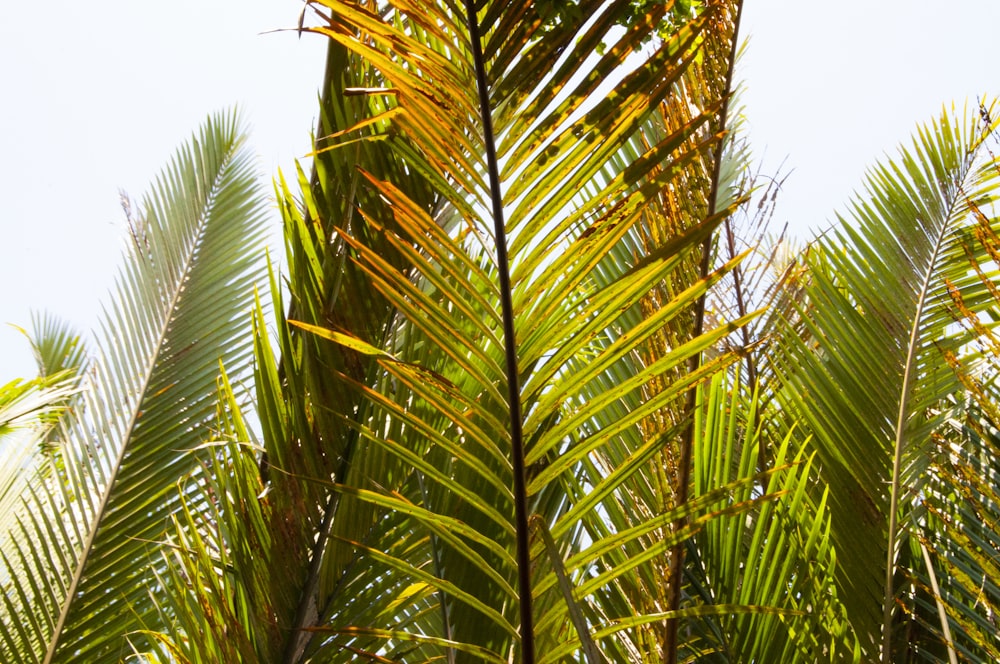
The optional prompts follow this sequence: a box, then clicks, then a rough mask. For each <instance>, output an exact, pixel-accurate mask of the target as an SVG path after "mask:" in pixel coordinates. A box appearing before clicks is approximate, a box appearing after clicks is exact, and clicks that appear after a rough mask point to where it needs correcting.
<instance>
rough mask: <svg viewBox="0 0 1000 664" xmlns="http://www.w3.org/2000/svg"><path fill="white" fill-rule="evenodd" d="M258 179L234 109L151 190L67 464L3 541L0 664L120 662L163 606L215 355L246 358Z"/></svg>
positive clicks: (209, 399) (62, 453)
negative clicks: (169, 549) (170, 544)
mask: <svg viewBox="0 0 1000 664" xmlns="http://www.w3.org/2000/svg"><path fill="white" fill-rule="evenodd" d="M255 178H256V174H255V173H254V170H253V161H252V157H251V155H250V153H249V152H248V151H247V149H246V148H245V147H244V138H243V136H242V133H241V131H240V128H239V122H238V120H237V118H236V116H235V115H233V114H220V115H218V116H214V117H211V118H209V120H208V121H207V122H206V124H205V125H204V126H203V128H202V129H201V131H200V132H198V133H197V134H196V135H195V137H194V138H193V139H192V141H191V142H190V143H189V144H188V145H186V146H185V147H183V148H181V149H180V150H179V151H178V153H177V155H176V156H175V158H174V160H173V161H172V163H171V164H170V166H169V167H168V168H167V169H165V170H164V171H163V174H162V175H161V176H160V178H159V179H158V181H157V183H156V185H155V186H154V189H153V192H152V193H151V194H150V195H149V196H148V197H147V198H146V199H145V202H144V210H145V216H144V219H143V224H142V228H141V229H139V232H138V234H137V235H136V236H135V242H134V244H133V246H132V248H131V251H130V253H129V256H128V257H127V260H126V263H125V265H124V267H123V268H122V271H121V273H120V275H119V277H118V280H117V287H116V291H115V294H114V297H113V299H112V300H111V302H110V304H109V306H108V308H107V309H106V311H105V315H104V318H103V321H102V324H101V326H102V337H103V338H102V341H101V344H100V348H101V351H100V359H99V360H98V361H96V362H95V370H94V373H93V375H92V376H88V383H87V384H86V387H85V390H86V392H85V396H84V398H83V399H81V401H80V402H79V403H78V404H77V405H76V406H75V412H74V417H73V418H72V419H71V420H70V421H69V422H68V423H67V426H66V431H65V439H66V443H65V444H64V445H63V446H62V447H61V448H60V450H59V451H58V464H57V468H56V471H55V472H54V473H53V474H52V476H51V477H50V478H49V479H40V480H39V481H31V482H29V483H28V484H29V489H28V490H27V491H25V493H24V495H23V497H22V502H21V505H20V506H19V507H18V516H17V522H18V524H19V526H18V527H19V530H20V533H19V534H18V536H16V537H12V538H11V539H9V540H6V541H5V548H4V550H3V560H4V565H5V571H4V572H3V578H4V590H5V592H4V596H5V602H4V605H3V607H2V609H0V610H2V612H3V618H2V620H0V622H2V623H3V624H5V625H10V626H14V625H17V628H16V629H14V628H12V627H8V628H5V629H4V630H2V632H0V634H2V639H0V644H2V646H0V647H2V652H3V659H4V660H5V661H11V662H15V661H17V662H19V661H32V662H33V661H42V660H44V661H46V662H49V661H88V662H100V661H117V660H118V659H119V658H121V657H122V656H123V653H124V652H127V650H128V646H127V644H126V642H125V640H124V639H125V637H126V635H128V634H129V633H130V632H132V631H133V630H136V629H138V628H139V627H141V626H142V625H143V624H144V621H146V620H148V619H150V617H151V616H153V615H155V613H154V611H155V610H154V607H153V604H152V603H151V602H150V601H149V596H148V593H149V592H150V591H151V590H152V589H153V588H155V587H156V583H157V581H156V578H155V576H154V575H153V571H152V570H153V567H151V561H153V560H155V558H156V555H157V554H156V553H155V552H156V551H157V549H158V547H159V545H158V544H157V541H158V540H160V539H161V538H162V535H163V533H164V530H165V528H166V526H167V523H168V521H169V518H170V515H171V513H172V512H173V511H174V510H176V509H178V500H177V494H176V490H175V489H174V486H175V483H176V482H177V481H178V479H179V478H181V477H184V476H185V475H187V474H189V473H192V472H195V470H196V468H197V460H196V455H195V454H192V452H191V450H192V449H193V448H195V447H196V446H197V445H198V444H199V443H201V442H202V441H203V440H204V439H206V438H207V437H209V436H210V433H209V431H208V429H206V428H205V424H206V423H208V422H210V419H208V418H210V417H211V416H212V414H213V412H214V409H215V401H214V392H215V390H214V383H215V377H216V374H217V371H218V362H219V360H220V359H222V360H224V361H225V362H227V364H228V365H229V366H231V367H233V370H234V371H237V372H242V371H244V370H245V369H246V368H247V366H248V365H247V362H248V361H249V359H250V351H251V349H252V346H251V342H250V340H249V339H244V340H240V339H239V338H238V336H237V335H236V334H235V333H236V331H237V330H238V329H239V327H240V325H241V324H242V318H243V317H244V316H245V315H246V313H247V310H248V305H249V302H250V301H249V299H248V297H249V295H250V286H251V284H252V282H253V280H254V279H256V278H257V276H258V275H259V261H258V259H257V248H258V247H259V243H260V240H261V237H262V235H263V230H264V229H263V223H262V222H263V219H264V215H263V206H262V203H263V201H262V198H261V196H260V194H259V193H258V191H257V187H256V184H255ZM189 509H191V510H195V511H197V509H198V506H197V505H191V506H189ZM7 543H11V547H10V548H7V547H6V544H7ZM154 567H155V566H154Z"/></svg>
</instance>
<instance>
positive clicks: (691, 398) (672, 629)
mask: <svg viewBox="0 0 1000 664" xmlns="http://www.w3.org/2000/svg"><path fill="white" fill-rule="evenodd" d="M742 15H743V2H737V3H736V19H735V21H734V24H733V35H732V43H731V44H730V51H729V62H728V65H729V66H728V69H727V71H726V84H725V88H724V89H723V91H722V95H723V101H722V112H721V117H720V122H719V124H720V127H721V128H722V129H723V130H725V128H726V124H727V122H728V115H729V101H730V97H731V94H730V93H731V90H732V87H733V70H734V69H735V61H736V49H737V45H738V41H739V31H740V18H741V17H742ZM724 148H725V140H724V139H720V140H719V143H718V145H717V146H716V149H715V162H714V163H713V164H712V189H711V193H710V194H709V199H708V213H707V215H706V218H708V217H711V216H712V215H714V214H715V213H716V199H717V198H718V195H719V177H720V173H721V169H722V154H723V150H724ZM711 259H712V238H711V236H709V237H708V238H706V240H705V243H704V244H703V245H702V252H701V265H700V266H699V274H700V276H701V278H702V279H704V278H706V277H707V276H708V272H709V269H710V268H711ZM706 297H707V293H706V294H703V295H702V296H701V297H700V298H698V302H697V304H696V305H695V320H694V329H693V330H692V333H691V335H692V338H694V337H698V336H699V335H701V333H702V330H703V329H704V327H705V302H706ZM700 368H701V353H698V354H696V355H695V356H694V357H692V358H691V361H690V363H689V366H688V370H689V372H690V373H692V374H693V373H695V372H697V371H698V370H699V369H700ZM697 399H698V388H697V385H692V386H691V389H690V390H688V393H687V403H686V405H685V412H686V413H687V418H688V423H687V426H686V427H685V430H684V435H683V437H682V439H681V449H680V455H679V456H680V459H679V462H678V466H679V471H680V472H679V474H678V477H677V486H676V490H677V499H676V505H677V506H678V507H679V506H681V505H684V504H685V503H687V500H688V485H689V484H690V483H691V453H692V449H693V448H694V434H695V431H694V413H695V408H696V407H697ZM686 525H687V517H682V518H681V519H679V520H678V521H677V522H675V523H674V531H675V532H676V531H680V530H683V529H684V527H685V526H686ZM668 562H669V565H670V579H669V583H668V584H667V612H676V611H677V610H678V609H679V608H680V603H681V585H682V583H683V580H684V542H679V543H678V544H676V545H674V546H673V547H672V548H671V549H670V553H669V557H668ZM679 628H680V621H679V620H678V619H677V618H670V619H668V620H667V624H666V634H665V639H664V644H663V660H664V661H665V662H668V663H671V664H672V663H673V662H676V661H677V654H678V639H677V636H678V630H679Z"/></svg>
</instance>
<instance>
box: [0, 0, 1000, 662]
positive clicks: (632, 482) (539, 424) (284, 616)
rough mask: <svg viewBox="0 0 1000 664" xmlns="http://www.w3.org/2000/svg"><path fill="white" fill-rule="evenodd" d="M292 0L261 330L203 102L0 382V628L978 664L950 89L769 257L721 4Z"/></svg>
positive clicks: (244, 237) (976, 298) (182, 647)
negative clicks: (292, 162) (106, 246)
mask: <svg viewBox="0 0 1000 664" xmlns="http://www.w3.org/2000/svg"><path fill="white" fill-rule="evenodd" d="M307 4H308V6H309V7H311V8H312V10H313V12H314V13H313V20H312V22H311V23H309V24H307V25H305V29H307V30H309V31H312V32H315V33H318V34H320V35H324V36H325V37H327V38H328V39H329V40H330V48H329V51H328V61H327V73H326V76H325V79H324V82H323V89H322V95H321V104H320V122H319V128H318V132H317V134H318V136H317V139H316V146H315V152H314V154H313V155H312V156H313V157H314V161H313V172H312V173H311V174H310V175H307V174H306V172H305V171H304V170H302V169H301V168H299V169H297V171H296V173H295V174H294V177H293V178H291V181H289V180H286V179H285V177H284V176H282V175H280V174H279V177H278V179H277V182H276V183H275V198H276V200H277V205H278V208H279V210H280V214H281V217H282V221H283V230H284V240H285V249H286V262H285V268H284V274H278V273H277V272H276V271H275V269H274V268H273V267H271V268H270V271H269V273H268V276H269V286H270V298H271V300H272V302H273V307H274V310H275V311H276V312H278V315H277V320H276V321H275V323H274V325H273V326H269V324H268V315H267V310H268V307H267V304H266V303H267V298H264V299H262V298H261V297H260V296H256V297H251V293H252V288H253V286H254V285H256V284H257V282H258V281H261V280H262V279H263V277H264V275H263V273H262V270H261V266H260V265H259V264H258V263H257V262H255V260H254V251H255V246H256V242H257V240H258V239H259V236H260V233H261V231H262V228H261V219H262V199H261V196H260V194H259V193H258V192H256V190H255V188H254V185H253V182H254V173H253V171H252V168H251V167H250V161H249V159H248V155H247V154H246V152H245V151H244V149H243V148H242V141H243V139H242V137H241V134H240V131H239V129H238V123H237V122H236V120H235V118H234V117H232V116H229V115H222V116H218V117H214V118H211V119H210V120H209V121H208V123H207V124H206V125H205V127H204V128H203V130H202V131H201V132H200V133H199V134H198V135H197V136H196V138H195V139H194V141H193V142H192V144H191V145H190V146H188V147H186V148H184V149H182V151H181V152H179V153H178V156H177V158H176V159H175V160H174V162H173V163H172V164H171V165H170V166H169V167H168V169H167V170H166V171H165V172H164V175H163V177H162V178H161V180H160V181H159V182H158V184H157V186H156V187H155V189H154V193H153V194H152V195H151V196H150V197H149V198H148V199H147V200H146V202H145V204H144V206H143V209H144V214H143V215H141V217H139V218H136V219H132V220H130V225H131V227H132V237H133V246H132V252H131V254H130V256H129V258H128V262H127V263H126V267H125V268H124V270H123V272H122V275H121V277H120V281H119V284H120V285H119V289H118V292H117V295H116V297H115V298H114V299H113V301H112V302H111V304H110V305H109V310H108V315H107V317H106V322H105V328H104V339H103V341H102V344H101V349H102V350H101V352H100V353H99V354H98V356H97V358H96V359H95V360H94V361H93V364H92V366H93V369H92V370H90V371H89V372H88V373H87V374H86V376H85V378H84V379H83V380H82V382H81V381H80V374H79V370H80V369H79V367H82V366H84V362H83V358H84V356H83V354H82V353H81V351H79V348H80V347H79V345H78V341H76V337H75V336H74V335H72V334H71V333H69V331H68V330H66V329H65V328H64V326H62V325H61V324H58V323H57V322H54V321H52V320H51V319H46V320H40V321H38V322H36V328H37V330H38V331H37V332H36V334H35V336H34V337H33V338H34V340H35V341H34V342H33V345H34V348H35V350H36V354H37V356H38V359H39V367H40V372H41V377H40V378H38V379H36V380H35V381H30V382H24V381H21V382H18V381H15V382H12V383H10V384H8V385H6V386H3V387H2V388H0V423H3V424H4V425H8V424H25V423H27V424H29V425H30V426H31V427H34V428H30V429H29V431H31V432H35V433H32V434H31V435H32V436H37V437H36V438H31V437H29V438H27V439H26V440H30V441H34V442H32V444H29V445H27V446H23V445H22V446H21V447H19V448H18V449H19V450H21V456H19V457H18V459H19V461H18V462H17V465H15V466H14V468H13V470H7V469H5V474H4V475H3V476H0V510H2V512H0V525H2V529H0V561H2V567H0V583H2V585H3V595H2V599H3V601H2V603H0V614H2V620H0V653H2V657H3V659H4V661H12V662H20V661H32V662H34V661H46V662H49V661H87V662H101V661H119V660H120V659H123V658H125V657H127V656H128V655H129V654H130V653H131V654H134V655H135V656H136V657H137V658H141V659H142V660H143V661H158V662H199V663H201V662H204V663H206V664H209V663H216V662H241V663H243V662H261V663H264V662H268V663H270V662H289V663H292V662H306V661H313V662H320V661H322V662H354V661H372V662H425V661H444V662H449V663H453V662H467V661H470V662H471V661H477V662H497V663H502V662H509V661H518V662H546V663H548V662H586V663H587V664H595V663H602V662H652V661H671V662H673V661H699V662H720V663H721V662H745V663H748V664H749V663H751V662H758V663H759V662H820V661H831V662H832V661H851V662H860V661H877V660H880V659H881V660H882V661H950V662H957V661H969V662H979V661H987V660H993V659H997V657H998V655H1000V643H998V640H997V636H996V634H997V630H996V627H995V616H996V612H997V611H998V610H1000V588H998V586H997V579H998V578H1000V569H998V567H997V564H996V561H997V559H998V556H1000V521H998V517H1000V510H998V507H997V505H998V500H1000V496H998V494H1000V490H998V482H997V468H998V467H1000V461H998V450H1000V445H998V435H997V431H998V428H1000V410H998V408H997V405H996V404H997V402H998V397H1000V393H998V389H1000V388H998V383H997V380H998V378H997V376H998V375H1000V373H998V368H1000V341H998V337H997V335H996V333H995V327H996V325H997V322H998V321H1000V289H997V288H996V283H997V280H998V264H1000V216H998V215H997V212H996V209H995V198H996V194H995V192H996V190H997V185H998V184H1000V164H998V161H997V159H996V158H995V157H994V152H993V150H994V148H993V147H992V144H991V142H990V141H991V140H992V137H993V135H994V133H995V125H994V123H993V121H992V120H991V118H992V116H993V114H994V109H993V107H991V106H984V107H982V108H981V109H979V113H978V114H975V113H973V114H966V115H965V116H964V117H963V116H959V115H957V114H955V113H954V112H945V113H943V114H942V116H941V118H940V119H938V120H937V121H936V122H934V123H932V124H930V125H928V126H927V127H925V128H922V129H920V130H919V131H918V134H917V136H916V137H915V139H914V142H913V146H912V147H910V148H907V149H904V150H903V151H901V154H900V157H899V159H898V160H896V161H895V162H888V163H886V164H885V165H883V166H879V167H877V168H876V169H873V170H872V172H871V173H870V175H869V178H868V181H867V188H866V191H865V194H864V195H863V196H859V197H858V198H857V200H856V201H855V202H854V203H853V204H852V207H851V214H850V219H848V220H844V221H843V223H842V224H841V226H839V227H838V228H837V229H835V230H834V231H833V232H831V233H829V234H827V236H825V238H823V239H822V240H820V241H818V242H816V243H814V244H813V245H811V246H810V247H809V248H808V250H807V251H805V252H803V255H802V256H801V257H800V259H797V260H791V261H788V263H789V264H788V265H787V266H785V267H783V268H782V269H781V270H780V271H778V272H777V273H776V274H773V275H772V274H770V273H767V272H765V270H767V269H768V267H769V266H770V265H771V263H772V261H773V259H774V257H775V255H776V254H777V253H778V250H775V251H774V252H772V253H770V254H769V255H767V256H764V257H763V258H761V257H757V256H753V257H751V258H750V259H748V260H744V259H745V253H741V252H740V251H739V250H738V249H737V247H738V246H739V242H740V241H741V240H745V241H746V242H747V243H748V244H749V245H751V246H753V247H759V246H760V243H759V241H755V239H754V238H740V237H738V234H737V231H736V230H735V228H736V226H735V225H734V224H733V223H732V222H731V219H730V217H731V216H732V215H733V213H734V211H736V210H737V209H739V208H740V206H741V205H743V204H744V203H745V192H744V191H743V184H744V182H745V178H744V175H743V173H744V171H745V169H746V167H747V161H748V160H749V154H748V151H747V149H746V146H745V145H744V144H742V143H740V142H739V141H738V140H737V141H732V140H730V141H727V142H726V143H725V144H724V140H725V139H726V136H727V133H729V132H731V131H732V130H733V128H734V127H736V126H738V122H736V121H734V120H731V119H730V118H729V117H728V108H729V99H730V97H731V95H732V89H731V73H732V68H733V58H734V55H733V54H734V53H735V49H734V44H735V40H736V30H737V23H738V17H739V11H740V3H739V2H730V1H728V0H726V1H723V0H717V1H713V2H694V1H692V2H680V1H678V2H674V3H656V2H646V1H645V0H612V1H611V2H589V1H588V0H580V2H559V1H557V0H545V1H539V2H528V1H525V2H519V3H511V2H495V3H494V2H485V3H480V5H479V6H476V8H475V10H474V11H475V12H476V13H475V15H474V16H472V17H470V16H468V15H467V14H466V12H467V11H469V10H468V9H466V8H463V7H460V6H458V5H456V4H454V3H448V2H442V3H437V2H429V1H427V2H425V1H423V0H386V1H380V2H378V3H374V2H360V3H356V2H349V1H347V0H322V1H318V0H317V1H314V2H309V3H307ZM469 4H470V5H473V3H469ZM470 18H471V20H470ZM605 43H606V44H608V46H607V47H606V48H605V49H604V50H602V51H600V52H599V53H598V55H596V56H594V55H593V54H594V52H595V50H597V49H598V48H599V47H600V45H601V44H605ZM729 135H730V136H731V133H729ZM726 145H728V147H726ZM720 231H721V232H720ZM720 236H721V237H722V238H723V241H719V239H718V238H719V237H720ZM248 313H249V318H250V319H251V323H249V324H248V323H247V322H246V321H245V320H244V319H245V318H246V317H247V314H248ZM220 361H221V362H222V363H223V364H224V366H225V370H224V371H222V372H220V369H219V366H220V365H219V362H220ZM742 364H745V365H746V367H747V368H746V369H742V368H740V366H741V365H742ZM251 371H252V375H253V389H252V392H251V391H247V390H245V389H244V388H243V387H242V382H243V381H244V380H245V379H247V378H248V377H249V375H250V373H251ZM77 389H80V390H82V392H81V395H80V396H78V397H77V396H72V395H73V393H74V390H77ZM39 413H41V414H43V417H41V418H39V417H38V414H39ZM53 423H54V424H53ZM55 433H57V434H58V435H55ZM42 439H44V440H47V441H50V442H51V444H49V445H47V446H46V447H45V448H44V450H45V451H44V452H42V451H40V448H39V446H38V445H37V444H35V442H37V441H39V440H42ZM8 449H11V448H8Z"/></svg>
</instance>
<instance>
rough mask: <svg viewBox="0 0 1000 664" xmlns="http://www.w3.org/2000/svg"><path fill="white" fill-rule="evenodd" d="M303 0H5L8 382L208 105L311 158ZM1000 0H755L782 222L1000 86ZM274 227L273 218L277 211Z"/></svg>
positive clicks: (88, 324) (800, 216) (85, 320)
mask: <svg viewBox="0 0 1000 664" xmlns="http://www.w3.org/2000/svg"><path fill="white" fill-rule="evenodd" d="M300 8H301V4H300V3H299V2H298V1H297V0H242V1H241V2H236V1H235V0H215V1H206V0H173V2H170V3H149V2H135V0H101V2H96V3H79V2H75V1H73V0H53V1H52V2H49V3H46V4H45V5H44V6H43V7H40V6H39V5H37V3H29V2H3V3H2V4H0V91H2V97H0V98H2V100H3V101H2V102H0V382H6V381H7V380H9V379H11V378H14V377H22V376H23V377H28V376H31V375H33V374H34V372H35V368H34V363H33V360H32V358H31V354H30V350H29V348H28V345H27V343H26V342H25V341H24V339H23V337H21V335H20V334H19V333H17V332H15V331H14V330H12V329H11V328H9V327H7V326H6V325H4V323H7V322H10V323H16V324H19V325H22V326H25V327H26V326H28V324H29V313H30V311H31V310H33V309H34V310H47V311H51V312H53V313H56V314H58V315H60V316H62V317H63V318H65V319H67V320H69V321H70V322H72V323H74V324H75V325H77V326H78V327H79V328H80V329H81V330H82V331H86V330H88V329H90V328H92V327H93V326H94V325H95V322H96V320H97V316H98V313H97V312H98V311H99V304H100V302H101V301H102V300H103V299H104V298H105V295H106V293H107V291H108V289H109V288H110V286H111V284H112V282H113V277H114V275H115V272H116V269H117V265H118V261H119V256H120V253H121V249H122V246H123V245H122V243H123V241H124V239H123V238H124V233H125V224H124V217H123V214H122V212H121V209H120V207H119V202H118V190H119V188H121V189H124V190H126V191H127V192H128V193H130V194H131V195H132V196H133V197H134V198H139V197H140V196H141V195H142V193H143V192H144V191H145V189H146V187H147V185H148V183H149V182H150V181H151V180H152V179H153V177H154V176H155V175H156V173H157V172H158V171H159V170H160V168H161V167H162V166H163V164H164V163H165V162H166V161H167V159H168V158H169V157H170V156H171V155H172V153H173V150H174V148H175V147H176V146H177V145H178V144H179V143H180V142H182V141H183V140H185V139H186V138H187V137H188V136H189V135H190V134H191V132H192V131H193V130H194V129H195V128H196V127H197V126H198V124H199V123H200V122H201V121H202V119H203V118H204V117H205V116H206V115H207V114H208V113H209V112H212V111H215V110H218V109H221V108H227V107H230V106H232V105H234V104H239V105H240V106H241V108H242V109H243V111H244V114H245V116H246V118H247V119H248V120H249V121H250V123H251V125H252V128H253V133H252V136H251V142H252V145H253V147H254V148H255V149H256V150H257V152H258V153H259V154H260V155H261V169H262V172H263V173H264V175H265V177H267V178H268V179H269V178H270V177H271V176H272V175H273V174H274V173H275V171H276V170H277V168H279V167H281V168H284V169H285V170H288V169H290V167H291V164H292V162H293V160H294V159H295V158H297V157H299V156H301V155H303V154H305V153H306V152H308V139H309V134H310V130H311V128H312V127H313V125H314V118H315V114H316V109H317V102H316V90H317V86H318V84H319V81H320V79H321V75H322V70H323V55H324V52H325V45H324V43H323V42H322V40H321V39H320V38H318V37H315V36H308V35H307V36H304V37H303V38H302V39H301V40H299V39H298V38H297V36H296V35H295V34H294V33H289V32H284V33H275V34H261V33H264V32H266V31H268V30H273V29H276V28H288V27H293V26H294V25H295V23H296V21H297V18H298V13H299V11H300ZM998 25H1000V2H997V0H952V1H951V2H948V3H945V2H941V1H940V0H934V1H931V0H909V1H907V0H876V1H861V0H844V1H842V2H838V3H830V2H819V1H817V0H747V3H746V9H745V14H744V22H743V31H742V34H743V35H744V36H747V35H749V36H750V38H751V40H750V48H749V51H748V53H747V56H746V57H745V59H744V61H743V62H742V71H741V73H740V77H741V78H742V79H743V80H744V82H745V84H746V88H747V90H746V94H745V95H744V97H743V101H744V103H745V104H746V106H747V111H748V117H749V122H750V131H751V134H750V137H751V141H752V144H753V147H754V150H755V152H756V154H757V155H758V156H760V157H761V158H762V159H763V163H764V166H765V171H768V172H774V171H775V170H776V169H777V167H778V164H780V163H781V162H782V161H784V162H785V169H786V170H791V171H792V173H791V176H790V177H789V178H788V180H787V182H786V184H785V189H784V191H783V194H782V198H781V202H780V205H779V208H778V213H777V217H778V219H777V220H776V221H781V222H783V221H789V222H791V224H792V227H793V229H794V230H795V232H796V233H797V234H798V235H799V236H801V237H809V236H810V235H811V233H810V229H819V228H822V227H823V226H824V225H825V222H826V221H828V220H829V219H831V218H832V213H833V211H834V209H836V208H838V207H841V208H842V207H843V203H844V202H845V201H846V200H847V198H848V197H849V196H850V194H851V191H852V190H853V189H854V188H856V187H858V185H859V183H860V181H861V177H862V175H863V172H864V169H865V167H866V166H868V165H870V164H872V163H873V162H874V161H875V160H876V159H878V158H879V157H880V156H881V155H882V154H883V153H884V152H886V151H891V150H892V149H893V148H894V146H895V145H896V144H897V143H899V142H900V141H901V140H903V139H905V138H907V137H908V136H909V135H910V134H911V133H912V131H913V129H914V126H915V124H916V123H917V122H922V121H924V120H926V119H928V118H930V117H931V116H932V115H933V114H935V113H937V112H938V110H939V109H940V108H941V104H942V103H943V102H945V101H950V100H952V99H958V100H963V99H965V98H966V97H971V98H972V99H973V100H974V99H975V97H976V95H980V94H990V93H992V94H997V93H1000V85H998V84H1000V81H998V80H997V69H996V62H997V58H996V54H995V52H994V48H993V44H994V43H995V39H996V30H997V26H998ZM275 223H277V221H275Z"/></svg>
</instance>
